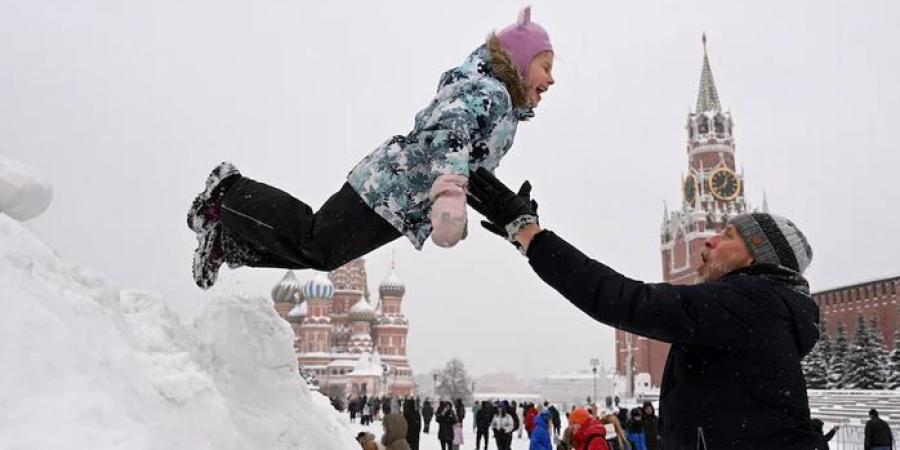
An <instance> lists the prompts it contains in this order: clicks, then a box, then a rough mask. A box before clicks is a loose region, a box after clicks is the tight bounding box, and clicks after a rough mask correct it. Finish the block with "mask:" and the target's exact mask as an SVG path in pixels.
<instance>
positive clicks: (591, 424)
mask: <svg viewBox="0 0 900 450" xmlns="http://www.w3.org/2000/svg"><path fill="white" fill-rule="evenodd" d="M569 427H571V428H572V449H573V450H609V445H607V443H606V427H604V426H603V424H602V423H600V421H599V420H597V418H596V417H594V416H592V415H591V413H590V412H589V411H588V410H587V409H586V408H577V409H575V410H574V411H572V413H571V414H569Z"/></svg>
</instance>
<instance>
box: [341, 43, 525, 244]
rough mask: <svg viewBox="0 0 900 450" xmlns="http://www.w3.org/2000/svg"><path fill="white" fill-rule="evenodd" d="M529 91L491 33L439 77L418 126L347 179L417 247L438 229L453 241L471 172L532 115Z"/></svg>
mask: <svg viewBox="0 0 900 450" xmlns="http://www.w3.org/2000/svg"><path fill="white" fill-rule="evenodd" d="M510 74H512V75H510ZM524 92H525V90H524V86H523V85H522V80H521V78H520V77H519V76H518V73H517V72H516V70H515V67H514V66H513V65H512V63H511V62H510V60H509V57H508V55H507V54H506V52H505V51H503V49H502V47H500V44H499V40H498V39H497V38H496V37H495V36H491V37H489V38H488V42H487V43H486V44H484V45H482V46H481V47H479V48H478V49H476V50H475V51H474V52H473V53H472V54H471V55H469V57H468V58H467V59H466V60H465V62H464V63H463V64H462V65H461V66H459V67H457V68H455V69H451V70H449V71H447V72H445V73H444V74H443V76H441V81H440V84H439V85H438V91H437V95H436V96H435V98H434V100H432V101H431V103H430V104H429V105H428V106H427V107H426V108H425V109H423V110H422V111H420V112H419V113H418V114H417V115H416V120H415V127H414V129H413V130H412V131H411V132H410V133H409V134H407V135H405V136H403V135H398V136H394V137H392V138H391V139H388V140H387V141H385V142H384V143H383V144H381V146H379V147H378V148H377V149H375V151H373V152H372V153H371V154H369V155H368V156H366V157H365V158H363V160H362V161H361V162H359V164H357V165H356V167H354V168H353V170H352V171H351V172H350V174H349V175H348V177H347V181H348V183H349V184H350V185H351V186H352V187H353V188H354V189H355V190H356V192H357V193H359V195H360V197H362V199H363V201H364V202H365V203H366V204H367V205H369V206H370V207H371V208H372V209H373V210H374V211H375V212H376V213H378V214H379V215H380V216H381V217H383V218H384V219H385V220H387V221H388V222H389V223H390V224H391V225H393V226H394V228H396V229H397V230H399V231H400V232H401V233H403V234H404V235H405V236H406V237H407V238H409V240H410V241H412V243H413V245H414V246H415V247H416V249H417V250H421V249H422V246H423V245H424V243H425V241H426V240H427V239H428V236H429V235H431V234H432V230H433V229H435V236H434V240H435V243H436V244H438V245H440V246H445V247H446V246H452V245H453V244H455V243H456V242H457V241H458V240H459V239H460V238H462V237H464V232H465V227H466V217H465V211H466V205H465V202H466V196H465V189H466V185H467V180H468V176H469V172H470V171H474V170H476V169H477V168H478V167H484V168H486V169H488V170H490V171H492V172H493V171H494V169H496V168H497V166H498V165H499V164H500V159H501V158H503V156H504V155H506V153H507V151H509V148H510V147H511V146H512V143H513V139H514V138H515V134H516V127H517V126H518V122H519V121H520V120H526V119H528V118H530V117H532V116H533V115H534V114H533V112H532V110H531V109H530V108H529V107H528V106H527V105H526V104H525V103H526V102H525V100H524V99H525V93H524ZM442 202H443V204H442ZM435 205H436V208H435V209H436V210H435V212H434V213H433V212H432V207H433V206H435ZM441 226H449V229H444V230H439V229H438V228H440V227H441Z"/></svg>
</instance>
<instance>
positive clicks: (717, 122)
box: [713, 114, 725, 134]
mask: <svg viewBox="0 0 900 450" xmlns="http://www.w3.org/2000/svg"><path fill="white" fill-rule="evenodd" d="M713 127H714V128H715V130H716V133H717V134H724V133H725V118H724V117H722V115H721V114H716V118H715V119H714V120H713Z"/></svg>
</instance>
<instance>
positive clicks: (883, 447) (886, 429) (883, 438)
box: [863, 408, 894, 450]
mask: <svg viewBox="0 0 900 450" xmlns="http://www.w3.org/2000/svg"><path fill="white" fill-rule="evenodd" d="M893 448H894V436H893V434H892V433H891V427H890V426H888V424H887V422H885V421H884V420H882V419H881V418H880V417H878V411H876V410H875V409H874V408H873V409H870V410H869V420H868V421H867V422H866V437H865V442H864V443H863V449H864V450H892V449H893Z"/></svg>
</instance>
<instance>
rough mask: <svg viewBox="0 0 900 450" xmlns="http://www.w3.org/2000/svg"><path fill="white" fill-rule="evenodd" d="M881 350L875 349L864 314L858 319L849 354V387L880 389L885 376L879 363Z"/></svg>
mask: <svg viewBox="0 0 900 450" xmlns="http://www.w3.org/2000/svg"><path fill="white" fill-rule="evenodd" d="M878 357H879V352H878V351H876V350H875V347H874V345H873V339H872V332H871V331H869V327H867V326H866V321H865V319H864V318H863V316H862V314H859V315H858V316H857V319H856V336H855V337H854V339H853V346H852V347H851V350H850V353H849V354H848V355H847V376H846V378H845V379H846V383H845V387H846V388H847V389H879V388H880V387H881V383H882V381H883V378H882V377H881V368H880V367H879V364H878Z"/></svg>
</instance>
